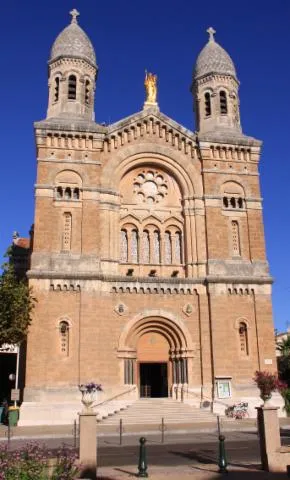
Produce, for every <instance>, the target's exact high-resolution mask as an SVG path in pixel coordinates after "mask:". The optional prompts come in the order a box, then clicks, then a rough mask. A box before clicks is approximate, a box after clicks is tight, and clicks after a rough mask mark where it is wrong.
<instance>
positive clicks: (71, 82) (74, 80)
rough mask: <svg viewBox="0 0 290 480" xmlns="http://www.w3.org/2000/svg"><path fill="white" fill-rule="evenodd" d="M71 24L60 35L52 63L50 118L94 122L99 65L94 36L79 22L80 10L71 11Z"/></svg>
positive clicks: (49, 77)
mask: <svg viewBox="0 0 290 480" xmlns="http://www.w3.org/2000/svg"><path fill="white" fill-rule="evenodd" d="M70 15H71V16H72V19H71V23H70V25H68V26H67V27H66V28H65V29H64V30H63V31H62V32H61V33H60V34H59V35H58V37H57V38H56V40H55V42H54V44H53V46H52V49H51V53H50V59H49V62H48V87H49V98H48V109H47V118H48V119H50V118H59V117H63V118H77V119H79V120H80V119H83V120H87V121H94V119H95V118H94V117H95V114H94V97H95V85H96V76H97V73H98V67H97V63H96V56H95V52H94V48H93V46H92V44H91V41H90V39H89V38H88V36H87V35H86V33H85V32H84V31H83V30H82V28H81V27H80V26H79V25H78V20H77V17H78V16H79V12H78V11H77V10H76V9H74V10H72V11H71V12H70Z"/></svg>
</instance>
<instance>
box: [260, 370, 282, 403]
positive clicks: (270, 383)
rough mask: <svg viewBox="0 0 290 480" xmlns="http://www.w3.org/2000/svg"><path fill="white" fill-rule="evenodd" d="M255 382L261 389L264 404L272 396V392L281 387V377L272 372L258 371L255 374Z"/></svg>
mask: <svg viewBox="0 0 290 480" xmlns="http://www.w3.org/2000/svg"><path fill="white" fill-rule="evenodd" d="M254 382H255V383H256V385H257V387H258V388H259V390H260V397H261V399H262V400H263V402H264V405H265V404H266V403H267V402H268V401H269V400H270V398H271V397H272V392H274V391H275V390H278V389H279V383H280V382H279V379H278V377H277V375H275V374H273V373H271V372H262V371H258V370H257V371H256V372H255V376H254Z"/></svg>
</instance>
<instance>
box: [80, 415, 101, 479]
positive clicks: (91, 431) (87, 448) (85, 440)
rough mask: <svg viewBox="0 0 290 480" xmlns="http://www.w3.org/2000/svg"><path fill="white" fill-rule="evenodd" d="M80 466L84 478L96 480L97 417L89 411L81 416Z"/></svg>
mask: <svg viewBox="0 0 290 480" xmlns="http://www.w3.org/2000/svg"><path fill="white" fill-rule="evenodd" d="M79 417H80V418H79V420H80V458H79V460H80V464H81V473H82V478H90V479H94V480H95V479H96V475H97V418H96V417H97V415H96V413H95V412H94V411H93V410H90V409H88V410H87V411H83V412H81V413H80V414H79Z"/></svg>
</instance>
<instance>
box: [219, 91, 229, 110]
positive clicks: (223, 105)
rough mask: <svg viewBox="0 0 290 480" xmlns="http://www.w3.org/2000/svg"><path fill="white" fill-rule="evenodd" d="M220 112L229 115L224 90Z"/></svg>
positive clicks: (221, 92) (221, 94) (221, 95)
mask: <svg viewBox="0 0 290 480" xmlns="http://www.w3.org/2000/svg"><path fill="white" fill-rule="evenodd" d="M220 112H221V114H226V113H228V104H227V94H226V92H225V91H224V90H221V91H220Z"/></svg>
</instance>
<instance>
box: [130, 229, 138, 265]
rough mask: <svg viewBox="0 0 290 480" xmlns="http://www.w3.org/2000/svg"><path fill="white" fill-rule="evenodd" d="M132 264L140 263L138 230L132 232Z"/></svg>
mask: <svg viewBox="0 0 290 480" xmlns="http://www.w3.org/2000/svg"><path fill="white" fill-rule="evenodd" d="M130 250H131V262H132V263H138V232H137V230H132V232H131V245H130Z"/></svg>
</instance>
